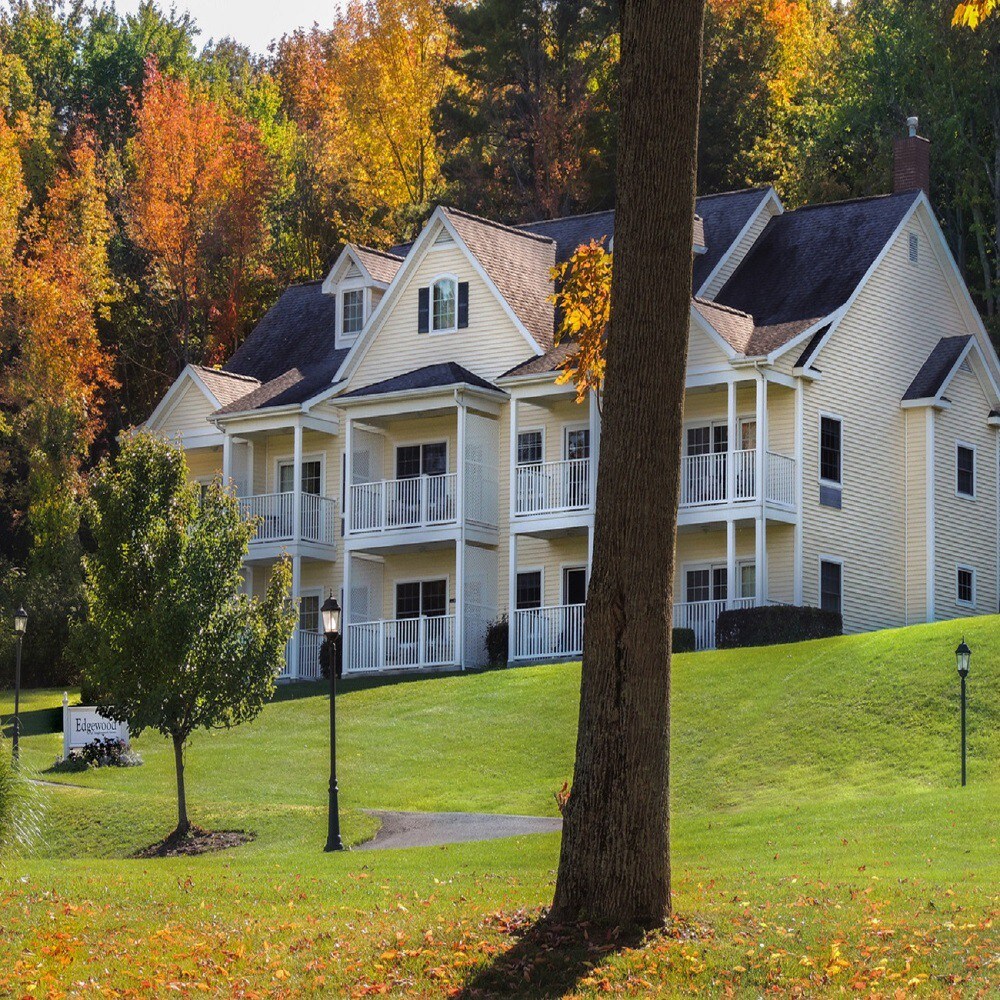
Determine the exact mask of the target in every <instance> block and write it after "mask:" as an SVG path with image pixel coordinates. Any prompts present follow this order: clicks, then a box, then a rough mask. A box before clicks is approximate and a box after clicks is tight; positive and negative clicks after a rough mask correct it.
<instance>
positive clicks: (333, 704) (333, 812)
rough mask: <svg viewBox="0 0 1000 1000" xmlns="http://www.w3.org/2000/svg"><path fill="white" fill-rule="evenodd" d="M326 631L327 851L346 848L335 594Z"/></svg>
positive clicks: (328, 603) (326, 612) (323, 611)
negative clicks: (340, 769) (340, 774)
mask: <svg viewBox="0 0 1000 1000" xmlns="http://www.w3.org/2000/svg"><path fill="white" fill-rule="evenodd" d="M319 613H320V615H321V616H322V618H323V631H324V633H326V641H327V642H328V643H329V645H330V656H329V657H327V663H328V664H329V668H330V805H329V815H328V819H327V833H326V847H325V848H324V850H326V851H342V850H343V849H344V844H343V842H342V841H341V839H340V806H339V804H338V802H337V796H338V791H339V790H338V788H337V667H338V666H339V665H340V605H339V604H338V603H337V599H336V598H335V597H334V596H333V594H332V593H331V594H330V596H329V597H328V598H327V599H326V600H325V601H324V602H323V607H321V608H320V609H319Z"/></svg>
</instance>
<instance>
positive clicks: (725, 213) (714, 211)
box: [692, 187, 769, 292]
mask: <svg viewBox="0 0 1000 1000" xmlns="http://www.w3.org/2000/svg"><path fill="white" fill-rule="evenodd" d="M768 190H769V189H768V188H767V187H755V188H746V189H745V190H742V191H723V192H720V193H719V194H706V195H702V196H701V197H700V198H699V199H698V201H697V207H696V208H695V211H696V212H697V213H698V215H699V216H700V217H701V221H702V228H703V231H704V237H705V253H703V254H698V255H697V256H696V257H695V259H694V279H693V282H692V284H693V286H694V290H695V291H696V292H697V291H698V290H699V289H700V288H701V286H702V285H703V284H705V281H706V279H707V278H708V276H709V275H710V274H711V273H712V272H713V271H714V270H715V267H716V265H717V264H718V263H719V261H720V260H722V257H723V255H724V254H725V253H726V251H727V250H728V249H729V248H730V247H731V246H732V245H733V242H734V241H735V239H736V237H737V236H739V234H740V233H741V232H742V231H743V227H744V226H745V225H746V224H747V223H748V222H749V221H750V218H751V216H752V215H753V214H754V212H756V211H757V209H758V208H759V207H760V204H761V202H762V201H763V200H764V196H765V195H766V194H767V192H768Z"/></svg>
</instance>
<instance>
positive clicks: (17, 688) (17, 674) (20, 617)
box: [14, 607, 28, 764]
mask: <svg viewBox="0 0 1000 1000" xmlns="http://www.w3.org/2000/svg"><path fill="white" fill-rule="evenodd" d="M27 631H28V612H27V611H25V610H24V608H23V607H21V608H18V609H17V611H15V612H14V635H16V636H17V666H16V667H15V669H14V763H15V764H16V763H17V761H18V759H19V757H20V755H21V747H20V743H19V739H20V736H21V718H20V711H21V643H22V641H23V640H24V633H25V632H27Z"/></svg>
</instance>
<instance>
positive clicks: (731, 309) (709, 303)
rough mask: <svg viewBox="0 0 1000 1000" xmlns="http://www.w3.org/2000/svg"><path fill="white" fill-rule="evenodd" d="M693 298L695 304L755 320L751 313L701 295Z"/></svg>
mask: <svg viewBox="0 0 1000 1000" xmlns="http://www.w3.org/2000/svg"><path fill="white" fill-rule="evenodd" d="M691 298H692V300H693V301H694V302H698V303H700V304H701V305H705V306H711V308H713V309H718V310H719V311H720V312H727V313H731V314H732V315H733V316H743V317H744V318H745V319H750V320H752V319H753V316H752V315H751V314H750V313H748V312H744V311H743V310H742V309H736V308H734V307H733V306H727V305H723V304H722V303H721V302H716V301H715V300H714V299H706V298H704V297H703V296H701V295H692V296H691Z"/></svg>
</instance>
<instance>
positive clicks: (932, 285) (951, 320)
mask: <svg viewBox="0 0 1000 1000" xmlns="http://www.w3.org/2000/svg"><path fill="white" fill-rule="evenodd" d="M910 232H915V233H917V234H918V235H919V238H920V251H921V252H920V255H919V262H918V263H917V264H911V263H910V261H909V254H908V238H909V233H910ZM930 239H931V238H930V235H929V233H928V232H927V230H926V229H925V227H924V225H923V223H922V222H921V221H920V218H919V215H915V216H914V217H913V219H912V220H911V222H910V223H909V224H908V226H907V227H905V229H904V231H903V232H902V233H901V234H900V236H899V237H898V238H897V240H896V241H895V243H894V244H893V246H892V247H891V248H890V250H889V252H888V254H887V255H886V257H885V259H884V260H883V261H882V263H881V265H880V266H879V268H878V269H877V270H876V272H875V273H874V274H873V275H872V277H871V279H870V280H869V282H868V284H867V285H866V286H865V288H864V290H863V291H862V293H861V294H860V295H859V296H858V298H857V300H856V301H855V303H854V305H853V306H852V308H851V309H850V310H849V312H848V313H847V315H846V316H845V317H844V320H843V322H842V323H841V325H840V327H839V328H838V329H837V330H836V331H835V332H834V334H833V336H832V337H831V339H830V341H829V342H828V343H827V345H826V347H825V348H824V349H823V351H822V352H821V354H820V355H819V358H818V359H817V367H819V368H820V369H822V372H823V378H822V379H820V380H817V381H815V382H812V383H810V384H808V385H807V386H806V388H805V396H804V400H803V402H804V426H803V432H804V457H803V511H802V517H803V527H804V531H803V583H804V589H803V597H804V602H805V603H806V604H816V603H818V601H819V560H820V556H821V555H828V556H832V557H837V558H841V559H843V560H844V623H845V628H846V629H847V630H849V631H862V630H867V629H876V628H884V627H888V626H893V625H899V624H901V623H902V622H903V621H904V620H905V590H906V587H905V583H904V581H905V579H906V565H905V563H906V555H905V530H904V527H905V524H904V522H905V514H904V508H905V502H904V495H905V488H906V482H907V477H906V472H905V468H904V454H905V451H906V449H905V447H904V443H905V442H904V417H903V411H902V410H901V409H900V405H899V402H900V399H901V398H902V396H903V393H904V392H905V391H906V389H907V387H908V386H909V384H910V382H911V381H912V379H913V377H914V375H915V374H916V372H917V371H918V370H919V368H920V366H921V365H922V364H923V362H924V360H925V359H926V358H927V355H928V354H929V353H930V352H931V350H932V349H933V347H934V345H935V344H936V343H937V342H938V340H940V339H941V338H942V337H947V336H954V335H959V334H965V333H968V332H970V330H969V329H968V328H967V327H966V324H965V321H964V319H963V316H962V314H961V312H960V311H959V309H958V308H957V307H956V303H955V298H954V296H953V295H952V290H951V288H950V286H949V284H948V281H947V280H946V278H945V275H944V272H943V271H942V269H941V267H940V266H939V264H938V262H937V260H936V259H935V257H934V254H933V253H932V252H931V242H930ZM824 411H825V412H829V413H833V414H835V415H837V416H840V417H842V418H843V420H844V425H843V435H844V467H843V478H844V490H843V509H842V510H834V509H831V508H829V507H823V506H821V505H820V504H819V483H818V480H819V441H818V439H819V415H820V413H821V412H824Z"/></svg>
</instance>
